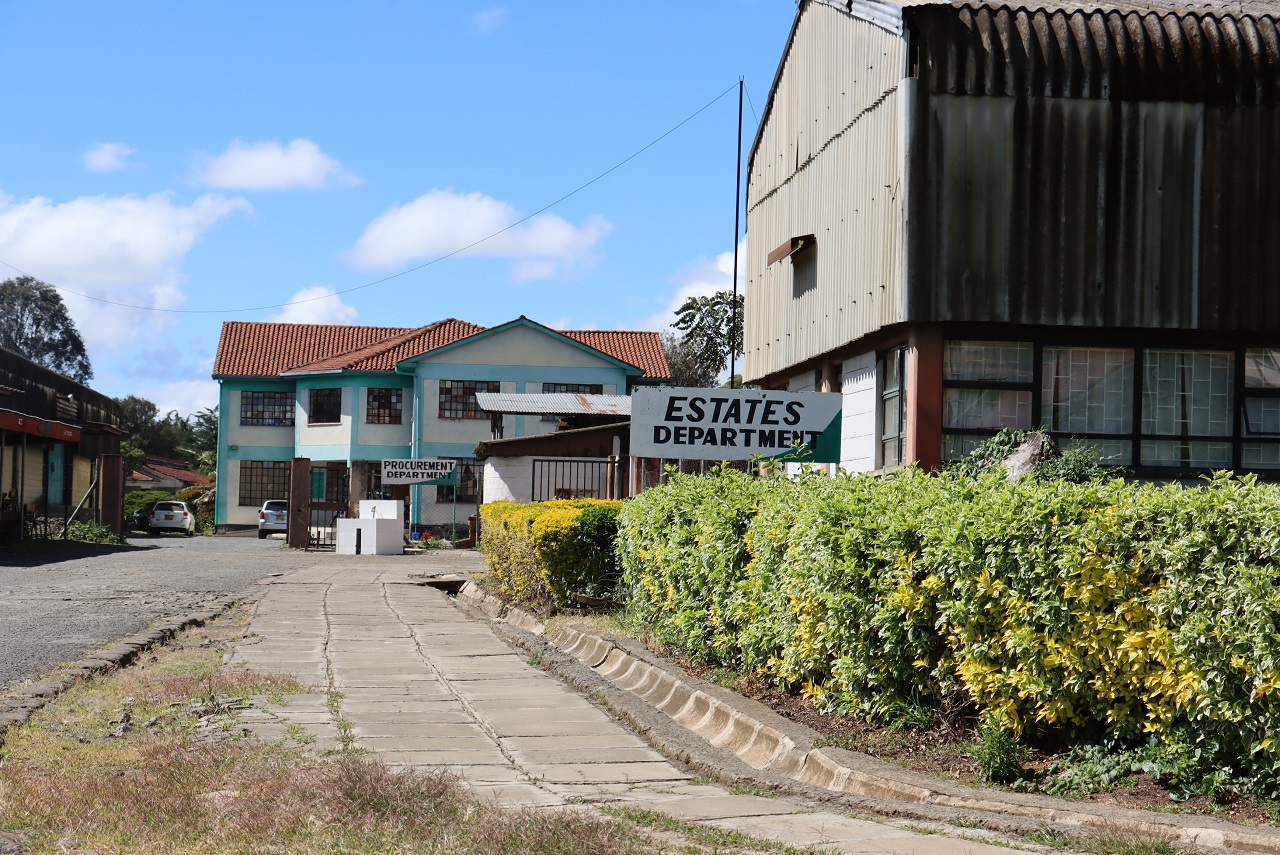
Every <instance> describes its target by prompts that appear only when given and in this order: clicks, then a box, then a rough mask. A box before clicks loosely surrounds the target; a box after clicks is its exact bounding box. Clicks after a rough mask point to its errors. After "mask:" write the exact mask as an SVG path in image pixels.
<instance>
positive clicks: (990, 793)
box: [457, 582, 1280, 855]
mask: <svg viewBox="0 0 1280 855" xmlns="http://www.w3.org/2000/svg"><path fill="white" fill-rule="evenodd" d="M457 596H458V599H459V600H460V601H462V602H464V603H466V604H467V605H470V606H472V607H474V608H476V609H478V610H480V611H481V612H483V613H485V614H486V615H488V616H489V617H490V618H493V619H494V620H501V621H505V622H506V623H508V624H510V625H511V626H514V627H516V628H518V629H520V630H523V631H525V632H528V633H531V634H533V635H536V636H539V637H541V638H542V639H543V640H544V641H545V642H547V643H549V644H552V645H554V646H555V647H556V648H558V649H559V650H561V651H563V652H564V653H566V654H567V655H569V656H572V657H573V658H574V659H576V660H577V661H579V662H581V663H582V664H584V665H586V666H587V667H589V668H591V669H592V670H593V671H595V672H596V673H597V674H598V675H600V676H601V677H603V678H605V679H606V680H608V681H609V682H610V683H611V684H612V685H614V686H616V687H617V688H619V689H622V690H624V691H626V692H629V693H630V694H632V695H634V696H635V697H636V698H638V699H639V700H641V701H643V702H644V703H646V704H648V705H650V706H652V707H653V708H655V709H657V710H659V711H660V712H662V713H663V714H665V715H666V716H667V717H668V718H670V719H671V720H672V721H673V722H675V723H677V724H679V725H681V726H682V727H684V728H686V729H687V730H689V731H690V732H692V733H694V734H697V735H698V736H700V737H701V738H703V739H705V740H706V741H707V742H708V743H709V744H711V745H712V746H715V747H716V748H720V749H725V750H728V751H731V752H733V754H735V755H736V756H737V757H739V758H740V759H741V760H742V761H743V762H744V763H746V764H747V765H749V766H750V767H752V768H753V769H756V770H759V771H761V772H764V773H767V774H769V775H771V776H781V777H784V778H787V779H790V780H792V781H795V782H798V783H800V784H805V785H809V786H812V787H817V788H819V789H821V790H825V791H827V792H831V793H841V794H847V795H853V796H861V797H867V798H871V799H876V800H883V801H887V802H891V803H894V804H896V805H901V806H904V808H906V806H911V805H916V806H920V807H922V808H924V807H931V808H935V809H936V808H945V809H952V810H955V811H957V812H973V813H980V814H988V815H990V814H995V815H1000V816H1009V817H1018V818H1021V819H1023V820H1030V821H1033V822H1042V823H1045V824H1052V825H1055V826H1059V827H1077V828H1081V829H1085V828H1089V829H1094V830H1100V831H1106V832H1114V833H1132V834H1138V835H1143V836H1153V837H1160V838H1164V839H1168V840H1170V841H1172V842H1175V843H1178V844H1181V845H1188V846H1195V847H1199V848H1204V849H1218V850H1222V849H1225V850H1229V851H1243V852H1264V853H1276V855H1280V833H1277V832H1274V831H1268V830H1266V829H1260V828H1253V827H1249V826H1240V825H1234V824H1232V823H1227V822H1220V821H1218V820H1215V819H1212V818H1206V817H1200V816H1180V815H1174V814H1170V815H1164V814H1156V813H1152V812H1147V811H1138V810H1132V809H1128V808H1121V807H1116V806H1113V805H1101V804H1092V803H1088V808H1087V809H1084V806H1085V804H1086V803H1082V802H1069V801H1065V800H1060V799H1054V798H1050V797H1047V796H1035V795H1025V794H1021V793H1010V792H1001V791H997V790H984V789H979V788H976V787H969V786H965V785H963V784H956V783H951V782H949V781H944V780H941V779H935V778H930V777H928V776H925V775H920V774H916V773H913V772H910V771H908V770H906V769H902V768H900V767H897V766H894V765H892V764H889V763H885V762H882V761H879V760H876V759H874V758H872V757H867V756H865V755H861V754H857V753H855V752H852V751H846V750H844V749H841V748H830V747H825V748H814V747H812V745H813V743H814V740H815V739H816V738H817V737H818V736H819V735H818V734H817V733H815V732H814V731H811V730H809V729H808V728H806V727H804V726H802V725H798V724H796V723H794V722H787V721H786V720H784V719H782V718H781V717H779V716H776V714H773V713H772V712H771V711H769V712H761V713H760V714H758V715H752V714H751V713H749V712H746V711H745V708H750V707H753V706H756V707H758V706H759V705H757V704H755V702H753V701H748V700H746V699H742V698H739V697H738V696H737V695H734V694H733V693H731V692H729V691H727V690H724V689H721V688H720V687H716V686H712V685H710V684H707V683H704V682H703V681H701V680H698V679H697V678H694V677H689V676H688V675H684V674H682V673H680V672H679V671H678V670H677V669H674V668H672V667H671V666H669V665H667V664H666V663H663V662H662V661H661V660H660V659H658V657H656V656H653V655H652V654H650V653H648V652H647V651H640V650H636V649H625V648H624V647H622V646H619V642H617V641H614V640H610V639H607V638H603V637H601V636H599V635H595V634H592V633H589V632H581V631H579V630H576V629H573V628H569V627H561V628H557V629H555V630H553V631H552V632H550V633H549V632H548V631H547V628H546V626H545V625H544V624H543V623H541V622H540V621H539V620H537V619H536V618H535V617H533V616H532V615H530V614H529V613H528V612H525V611H523V610H521V609H518V608H514V607H511V606H507V605H506V604H505V603H504V602H502V601H501V600H499V599H497V598H496V597H494V596H492V595H490V594H488V593H486V592H484V591H482V590H481V589H480V588H479V587H477V586H476V585H475V584H474V583H472V582H467V583H466V584H465V585H464V586H463V587H462V588H461V590H459V591H458V594H457ZM762 718H773V719H776V721H775V722H774V723H773V724H771V723H769V722H767V721H762V720H761V719H762ZM911 812H912V811H911V810H910V809H905V813H908V814H909V813H911ZM930 813H933V811H930Z"/></svg>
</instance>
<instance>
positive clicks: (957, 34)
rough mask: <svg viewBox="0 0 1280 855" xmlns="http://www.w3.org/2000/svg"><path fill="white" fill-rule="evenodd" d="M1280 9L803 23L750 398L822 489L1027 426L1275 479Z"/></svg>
mask: <svg viewBox="0 0 1280 855" xmlns="http://www.w3.org/2000/svg"><path fill="white" fill-rule="evenodd" d="M1278 13H1280V3H1276V2H1274V0H1261V2H1251V3H1247V4H1242V3H1234V2H1232V3H1228V2H1221V0H1207V2H1197V3H1195V4H1190V3H1182V2H1170V0H1117V2H1105V3H1080V2H1064V3H1054V4H1045V5H1043V6H1039V7H1037V6H1035V5H1032V6H1017V7H1010V6H1000V5H984V4H965V5H961V4H950V3H938V2H910V0H908V2H901V3H895V2H870V0H868V2H863V0H849V2H845V0H839V2H836V0H803V2H801V3H800V4H799V8H798V11H797V14H796V19H795V23H794V26H793V28H792V32H791V35H790V38H789V40H788V42H787V46H786V49H785V52H784V55H783V57H782V60H781V63H780V65H779V67H778V71H777V75H776V78H775V80H774V83H773V88H772V91H771V93H770V96H769V100H768V104H767V106H766V107H765V110H764V113H763V120H762V124H761V127H760V130H759V132H758V134H757V136H756V139H755V142H754V145H753V147H752V150H751V155H750V161H749V185H748V193H747V229H748V235H749V249H748V259H747V277H748V281H747V284H746V297H747V300H746V307H747V308H746V323H745V327H744V332H745V360H744V377H745V379H746V380H748V381H754V382H757V383H761V384H762V385H764V386H766V387H769V388H788V389H793V390H811V389H812V390H818V391H828V392H837V391H838V392H841V393H843V395H844V409H843V420H844V432H843V437H842V449H843V451H842V455H843V456H844V458H845V459H844V460H843V461H842V465H843V466H844V467H845V468H847V469H851V470H858V471H863V470H877V469H889V468H893V467H895V466H899V465H902V464H904V463H909V462H912V461H914V462H918V463H920V464H922V465H924V466H926V467H931V466H935V465H937V464H939V463H940V462H941V461H943V460H944V459H947V458H954V457H958V456H962V455H963V454H965V453H966V452H967V451H968V450H970V449H971V448H972V447H973V445H974V444H975V443H976V442H978V441H979V440H981V439H982V438H983V437H985V436H989V435H991V434H992V433H994V432H995V431H996V430H998V429H1000V428H1002V427H1017V428H1036V427H1041V426H1043V427H1045V428H1047V429H1048V430H1050V431H1051V432H1052V433H1053V434H1055V435H1056V436H1057V437H1058V438H1059V439H1060V440H1061V441H1063V442H1087V443H1089V444H1090V445H1092V446H1093V447H1094V448H1096V449H1097V450H1098V451H1099V453H1100V454H1101V456H1102V457H1103V459H1104V460H1106V461H1108V462H1112V463H1115V464H1118V465H1123V466H1126V467H1129V468H1130V469H1131V470H1132V471H1134V472H1136V473H1137V474H1139V475H1145V476H1151V477H1185V476H1188V475H1195V474H1198V473H1202V472H1205V471H1209V470H1212V469H1234V470H1236V471H1238V472H1240V471H1254V472H1259V473H1262V474H1263V475H1268V476H1275V475H1280V288H1277V284H1276V283H1277V282H1278V281H1280V206H1278V205H1277V203H1276V200H1277V199H1280V158H1278V157H1277V151H1278V150H1280V149H1278V146H1280V31H1278V29H1277V15H1278Z"/></svg>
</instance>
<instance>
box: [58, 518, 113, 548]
mask: <svg viewBox="0 0 1280 855" xmlns="http://www.w3.org/2000/svg"><path fill="white" fill-rule="evenodd" d="M67 538H68V539H70V540H79V541H82V542H84V543H112V544H121V543H124V542H125V541H124V538H123V537H121V536H120V535H118V534H116V533H115V532H114V531H112V530H111V529H109V528H107V527H106V526H105V525H99V524H98V523H95V522H75V521H72V522H69V523H67Z"/></svg>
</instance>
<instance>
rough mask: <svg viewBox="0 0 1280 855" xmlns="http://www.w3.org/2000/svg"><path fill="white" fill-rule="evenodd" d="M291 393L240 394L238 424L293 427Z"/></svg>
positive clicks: (292, 395) (292, 400) (292, 397)
mask: <svg viewBox="0 0 1280 855" xmlns="http://www.w3.org/2000/svg"><path fill="white" fill-rule="evenodd" d="M293 411H294V393H293V392H241V393H240V424H242V425H264V426H267V427H293Z"/></svg>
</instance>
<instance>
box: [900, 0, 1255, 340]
mask: <svg viewBox="0 0 1280 855" xmlns="http://www.w3.org/2000/svg"><path fill="white" fill-rule="evenodd" d="M907 14H908V17H909V19H910V20H911V22H912V25H913V26H914V27H915V29H916V32H917V33H918V38H919V40H920V68H919V76H920V96H919V107H920V113H919V117H920V119H919V122H920V125H919V128H920V133H919V135H918V137H917V147H916V149H915V150H914V151H913V153H912V158H913V160H912V173H911V174H912V177H913V181H914V182H915V184H914V187H915V190H916V191H917V195H916V196H915V197H914V199H913V202H912V205H913V207H912V210H911V212H910V214H911V223H912V233H911V236H910V239H909V240H910V244H909V245H910V249H909V250H908V253H909V262H908V263H909V265H910V269H911V271H912V277H911V283H910V285H909V288H910V291H911V294H910V297H909V300H908V303H909V315H910V317H911V318H912V319H915V320H921V321H935V320H937V321H980V322H981V321H993V322H1007V323H1019V324H1046V325H1076V326H1087V327H1134V328H1149V329H1204V330H1242V331H1277V330H1280V311H1277V310H1278V309H1280V295H1278V294H1277V288H1276V283H1277V281H1280V280H1278V278H1277V277H1278V276H1280V206H1277V205H1276V203H1275V200H1276V199H1277V198H1280V197H1278V196H1277V192H1278V191H1280V162H1278V158H1277V154H1276V153H1277V151H1280V148H1277V144H1278V143H1280V123H1278V116H1277V109H1278V108H1277V103H1278V102H1280V30H1278V29H1277V24H1276V21H1275V20H1274V19H1272V18H1269V17H1268V18H1251V17H1248V16H1239V17H1234V18H1233V17H1228V16H1221V15H1220V16H1215V15H1214V14H1180V15H1173V14H1163V15H1155V14H1138V13H1133V12H1130V13H1121V12H1116V11H1096V10H1095V11H1090V12H1081V11H1061V10H1031V11H1029V10H1026V9H1016V10H1014V9H1008V8H990V7H965V8H961V9H953V8H948V7H941V6H931V7H914V8H912V9H910V10H908V12H907Z"/></svg>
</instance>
